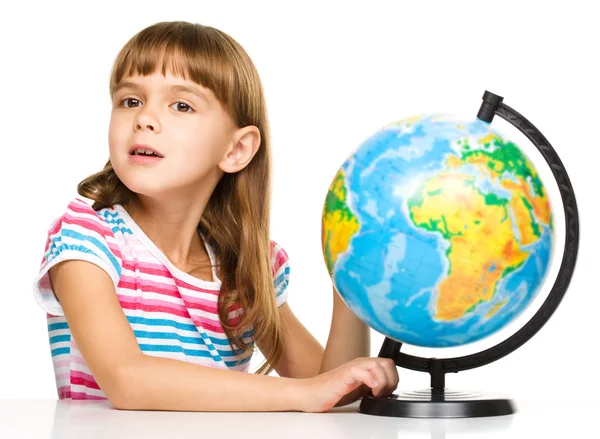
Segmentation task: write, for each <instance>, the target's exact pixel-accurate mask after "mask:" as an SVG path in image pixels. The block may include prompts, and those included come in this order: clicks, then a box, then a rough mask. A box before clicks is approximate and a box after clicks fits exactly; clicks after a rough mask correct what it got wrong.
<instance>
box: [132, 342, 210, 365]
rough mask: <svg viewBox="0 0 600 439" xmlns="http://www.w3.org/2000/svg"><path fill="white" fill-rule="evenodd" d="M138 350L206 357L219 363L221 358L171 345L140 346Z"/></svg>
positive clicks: (205, 352)
mask: <svg viewBox="0 0 600 439" xmlns="http://www.w3.org/2000/svg"><path fill="white" fill-rule="evenodd" d="M140 349H141V350H142V351H143V352H182V353H184V354H185V355H188V356H190V357H206V358H213V359H214V360H215V361H221V360H222V358H221V357H220V356H218V355H217V356H216V357H215V356H213V355H212V354H211V353H210V352H208V351H200V350H196V349H186V348H183V347H181V346H172V345H152V344H140Z"/></svg>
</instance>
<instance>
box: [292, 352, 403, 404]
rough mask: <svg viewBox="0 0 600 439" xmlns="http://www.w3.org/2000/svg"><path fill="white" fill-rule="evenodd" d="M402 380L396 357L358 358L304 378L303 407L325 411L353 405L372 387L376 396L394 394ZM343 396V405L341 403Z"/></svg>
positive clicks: (301, 393) (302, 384)
mask: <svg viewBox="0 0 600 439" xmlns="http://www.w3.org/2000/svg"><path fill="white" fill-rule="evenodd" d="M398 381H399V377H398V370H397V368H396V363H395V362H394V360H392V359H390V358H379V357H373V358H369V357H366V358H363V357H361V358H355V359H354V360H352V361H349V362H348V363H345V364H342V365H341V366H339V367H337V368H335V369H333V370H330V371H329V372H325V373H322V374H320V375H317V376H315V377H312V378H305V379H303V380H301V381H300V383H299V385H300V392H299V404H298V406H299V410H301V411H303V412H325V411H327V410H329V409H331V408H332V407H335V406H336V405H346V404H350V403H352V402H354V401H356V400H357V399H358V398H359V397H360V396H364V395H365V394H366V393H367V392H368V391H369V390H371V392H372V394H373V396H390V395H391V394H392V392H393V391H394V390H395V389H396V387H397V386H398ZM344 397H346V398H344ZM342 398H344V400H343V401H342V404H338V403H339V402H340V401H341V400H342Z"/></svg>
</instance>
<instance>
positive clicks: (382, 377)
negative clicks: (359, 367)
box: [368, 361, 389, 396]
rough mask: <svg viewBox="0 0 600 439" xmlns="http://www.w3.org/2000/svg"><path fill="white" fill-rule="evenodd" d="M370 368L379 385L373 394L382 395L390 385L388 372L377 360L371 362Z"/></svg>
mask: <svg viewBox="0 0 600 439" xmlns="http://www.w3.org/2000/svg"><path fill="white" fill-rule="evenodd" d="M368 369H369V370H370V371H371V373H372V374H373V376H374V377H375V380H376V381H377V383H378V386H377V387H376V388H375V389H373V391H372V393H373V396H381V395H382V394H383V393H384V392H385V389H386V388H387V387H388V385H389V383H388V377H387V374H386V372H385V370H384V369H383V367H382V366H381V364H380V363H379V361H375V362H374V363H372V364H370V365H369V366H368Z"/></svg>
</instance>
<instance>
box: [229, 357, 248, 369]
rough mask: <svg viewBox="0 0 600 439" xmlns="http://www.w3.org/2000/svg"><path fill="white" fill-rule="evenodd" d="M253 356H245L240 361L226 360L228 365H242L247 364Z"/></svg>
mask: <svg viewBox="0 0 600 439" xmlns="http://www.w3.org/2000/svg"><path fill="white" fill-rule="evenodd" d="M251 358H252V357H248V358H244V359H243V360H241V361H239V362H238V361H226V362H225V365H226V366H227V367H233V366H240V365H242V364H246V363H247V362H248V361H250V359H251Z"/></svg>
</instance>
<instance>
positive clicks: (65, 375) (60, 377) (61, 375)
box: [56, 372, 70, 381]
mask: <svg viewBox="0 0 600 439" xmlns="http://www.w3.org/2000/svg"><path fill="white" fill-rule="evenodd" d="M69 375H70V372H65V373H59V374H58V375H56V381H62V380H67V381H68V380H69Z"/></svg>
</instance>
